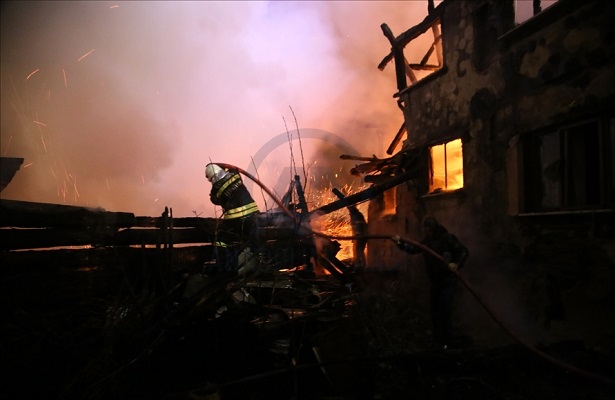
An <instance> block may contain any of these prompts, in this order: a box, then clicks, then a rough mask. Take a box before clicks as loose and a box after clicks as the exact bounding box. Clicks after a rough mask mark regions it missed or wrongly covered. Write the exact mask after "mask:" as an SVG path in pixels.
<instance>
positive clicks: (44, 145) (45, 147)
mask: <svg viewBox="0 0 615 400" xmlns="http://www.w3.org/2000/svg"><path fill="white" fill-rule="evenodd" d="M41 142H43V148H44V149H45V154H47V145H46V144H45V138H44V137H43V136H41Z"/></svg>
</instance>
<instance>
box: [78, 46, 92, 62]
mask: <svg viewBox="0 0 615 400" xmlns="http://www.w3.org/2000/svg"><path fill="white" fill-rule="evenodd" d="M93 52H94V49H92V50H90V51H88V52H87V53H85V54H84V55H82V56H81V57H79V58H78V59H77V62H79V61H81V60H83V59H84V58H86V57H87V56H89V55H90V54H92V53H93Z"/></svg>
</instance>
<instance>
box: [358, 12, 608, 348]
mask: <svg viewBox="0 0 615 400" xmlns="http://www.w3.org/2000/svg"><path fill="white" fill-rule="evenodd" d="M559 3H560V4H555V5H553V6H552V7H550V8H549V9H548V10H545V11H544V12H543V13H542V14H539V15H537V16H536V17H534V18H533V19H531V20H528V21H527V22H526V23H524V24H522V25H520V26H517V27H514V22H513V21H514V14H513V12H514V11H513V2H512V1H448V2H445V4H444V5H445V10H444V14H443V19H442V37H443V47H444V59H445V68H444V69H443V70H442V71H439V72H438V73H436V74H434V75H432V76H430V77H428V78H426V79H425V80H424V81H421V82H419V83H417V84H415V86H414V87H413V88H411V89H409V90H406V91H404V93H403V94H402V96H401V100H402V101H403V104H404V106H405V108H404V115H405V118H406V123H407V130H408V136H407V140H406V141H405V142H404V144H403V148H404V150H409V149H419V148H424V147H425V146H429V145H433V144H436V143H437V142H438V141H439V142H442V141H443V140H445V139H447V138H451V137H461V138H462V141H463V152H464V188H463V189H462V190H459V191H457V192H454V193H441V194H436V195H424V193H421V191H420V190H419V189H417V187H419V186H420V185H417V184H416V182H409V183H407V184H404V185H401V186H399V187H398V188H397V190H396V196H395V202H396V212H395V213H389V214H388V215H386V217H385V218H382V217H383V215H382V207H381V206H379V204H380V203H382V201H383V200H382V199H377V200H375V201H373V202H372V205H370V214H369V221H370V230H371V231H373V232H378V233H382V232H395V233H396V234H400V235H401V236H406V237H409V238H420V236H421V233H420V229H419V226H420V220H421V218H422V216H423V215H425V214H430V215H433V216H435V217H436V218H438V219H439V220H440V221H441V222H442V223H443V224H444V225H445V226H446V227H447V228H449V230H450V231H451V232H453V233H455V234H456V235H457V236H458V237H460V238H461V239H462V241H464V242H465V244H466V245H467V246H468V248H470V252H471V256H470V260H469V261H468V265H467V267H466V269H465V271H464V274H465V276H466V277H467V278H468V280H469V281H470V282H473V283H474V284H475V286H476V287H475V289H476V290H477V292H480V293H481V296H483V297H484V300H485V301H487V302H489V303H490V304H492V305H493V306H494V309H495V310H496V311H498V313H499V314H500V315H501V316H502V318H503V320H504V321H503V322H505V323H507V324H508V325H511V326H513V327H514V328H515V330H516V331H517V333H519V334H521V335H525V336H527V337H530V338H532V339H535V340H540V341H555V340H567V339H574V338H578V337H580V338H583V339H584V340H586V341H587V342H588V343H589V344H590V345H595V346H597V347H600V346H604V343H608V342H609V341H611V343H615V341H613V339H615V323H614V322H612V321H615V289H613V288H615V241H614V238H615V231H614V228H613V227H612V226H613V225H614V223H613V222H614V218H613V211H612V208H613V207H611V211H610V212H601V213H594V212H586V213H579V212H577V213H565V212H564V213H542V214H535V215H523V213H522V212H521V211H522V210H519V207H518V202H519V201H520V200H519V198H520V196H521V195H522V192H521V187H522V186H523V182H520V181H519V179H520V178H519V168H520V161H519V152H518V151H517V145H518V142H519V137H520V135H526V134H528V133H531V132H534V131H540V130H541V129H543V128H547V127H549V126H554V125H557V124H565V123H567V122H571V121H574V120H577V119H579V118H583V117H590V116H592V115H596V114H598V113H601V115H604V114H605V113H608V112H611V113H612V116H615V112H613V111H614V110H615V107H614V104H615V48H614V46H613V44H612V43H613V39H614V38H615V30H614V28H613V23H612V21H613V20H615V19H614V17H615V6H614V5H613V4H612V3H611V2H603V1H591V2H586V3H579V2H574V1H569V0H560V2H559ZM392 89H394V88H392ZM374 221H378V222H374ZM369 257H370V259H369V262H370V265H374V264H375V263H380V264H387V265H392V266H394V267H397V266H402V267H403V268H406V269H411V270H412V271H413V272H412V273H413V274H416V277H415V279H414V281H415V282H416V285H415V289H416V290H417V291H423V290H424V289H423V288H422V287H421V286H422V285H424V283H425V281H424V279H423V276H422V272H419V271H421V264H422V262H421V259H420V257H411V256H408V255H405V254H402V253H401V252H400V251H396V248H395V246H394V245H393V244H391V243H378V244H377V245H373V244H372V243H370V247H369ZM383 260H386V262H383ZM456 307H457V311H458V313H457V317H456V321H455V323H456V325H457V326H459V327H460V328H461V329H462V330H463V331H464V332H465V334H467V335H470V336H472V337H473V338H474V339H475V340H477V341H481V340H483V341H485V342H492V343H493V342H497V341H499V340H504V341H506V339H505V338H504V337H502V336H501V335H500V333H499V332H498V331H499V328H498V327H497V326H496V325H495V324H494V323H493V322H492V321H489V317H488V316H487V315H486V313H485V312H484V310H483V309H482V308H481V307H480V306H479V305H478V303H477V302H476V301H474V299H473V298H472V296H471V295H470V294H469V292H468V291H465V290H462V292H461V293H460V298H459V301H458V303H457V305H456ZM461 314H463V315H461ZM590 314H591V317H590V316H589V315H590Z"/></svg>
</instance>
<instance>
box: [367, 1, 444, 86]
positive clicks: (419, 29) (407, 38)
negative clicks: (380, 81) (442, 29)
mask: <svg viewBox="0 0 615 400" xmlns="http://www.w3.org/2000/svg"><path fill="white" fill-rule="evenodd" d="M441 6H442V4H440V5H438V7H436V9H435V10H434V12H433V13H430V14H429V15H428V16H427V17H426V18H425V19H424V20H423V21H422V22H421V23H419V24H418V25H415V26H414V27H412V28H410V29H408V30H407V31H405V32H404V33H402V34H401V35H399V36H398V37H397V38H395V39H394V42H395V45H396V47H398V48H401V49H403V48H404V47H405V46H406V45H407V44H408V43H410V42H411V41H412V40H414V39H416V38H417V37H419V36H420V35H422V34H423V33H425V32H427V31H428V30H429V29H431V28H432V26H433V25H434V24H435V23H437V22H438V21H439V20H440V13H441V11H440V10H443V8H441ZM389 40H390V39H389ZM394 58H395V54H394V51H393V49H391V52H390V53H389V54H387V55H386V56H385V57H384V58H383V59H382V61H380V64H378V69H379V70H381V71H383V70H384V68H385V67H386V65H387V64H388V63H389V62H390V61H391V60H392V59H394ZM400 90H401V89H400Z"/></svg>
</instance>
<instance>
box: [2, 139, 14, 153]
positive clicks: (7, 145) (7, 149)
mask: <svg viewBox="0 0 615 400" xmlns="http://www.w3.org/2000/svg"><path fill="white" fill-rule="evenodd" d="M12 141H13V135H11V136H9V142H8V143H7V144H6V146H5V150H4V155H6V154H7V152H8V151H9V147H11V142H12Z"/></svg>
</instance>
